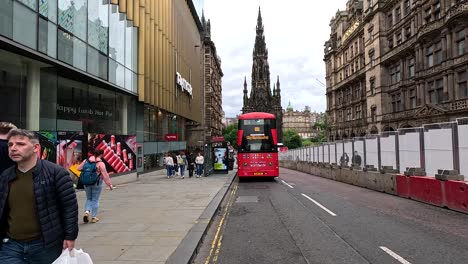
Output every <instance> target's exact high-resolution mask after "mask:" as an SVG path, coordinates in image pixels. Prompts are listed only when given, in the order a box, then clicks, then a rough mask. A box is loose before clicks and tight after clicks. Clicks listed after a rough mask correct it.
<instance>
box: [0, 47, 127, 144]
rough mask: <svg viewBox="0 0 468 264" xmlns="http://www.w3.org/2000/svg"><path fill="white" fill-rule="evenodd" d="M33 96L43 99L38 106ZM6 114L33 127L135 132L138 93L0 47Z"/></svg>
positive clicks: (2, 115)
mask: <svg viewBox="0 0 468 264" xmlns="http://www.w3.org/2000/svg"><path fill="white" fill-rule="evenodd" d="M35 96H38V98H34V97H35ZM30 102H40V104H38V105H37V111H36V108H34V104H33V105H31V103H30ZM35 115H37V118H36V116H35ZM31 119H32V121H31ZM0 120H2V121H3V120H4V121H10V122H13V123H14V124H16V125H17V126H19V127H22V128H27V129H33V130H45V131H82V132H89V133H103V134H119V135H130V134H132V135H133V134H135V133H136V132H135V130H136V129H135V128H136V123H135V122H136V97H135V96H132V95H126V94H123V93H121V92H120V91H117V90H111V89H104V88H102V87H97V86H94V85H90V84H87V83H84V82H82V81H81V80H80V81H78V80H73V79H71V78H69V77H68V76H61V74H60V73H59V72H58V70H57V68H55V67H53V66H51V65H47V64H44V63H40V62H37V61H34V60H32V59H29V58H26V57H22V56H19V55H16V54H13V53H10V52H7V51H4V50H0ZM28 120H30V121H28ZM37 120H39V121H37ZM34 124H37V127H35V126H34Z"/></svg>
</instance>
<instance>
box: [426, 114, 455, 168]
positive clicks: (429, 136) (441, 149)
mask: <svg viewBox="0 0 468 264" xmlns="http://www.w3.org/2000/svg"><path fill="white" fill-rule="evenodd" d="M452 133H453V131H452V123H440V124H431V125H425V126H424V145H425V146H424V147H425V156H426V173H427V175H428V176H434V175H435V174H437V170H438V169H444V170H453V142H452V141H453V140H452Z"/></svg>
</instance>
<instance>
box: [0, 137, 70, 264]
mask: <svg viewBox="0 0 468 264" xmlns="http://www.w3.org/2000/svg"><path fill="white" fill-rule="evenodd" d="M7 140H8V155H9V156H10V158H11V159H12V160H13V161H14V162H15V163H16V166H13V167H10V168H8V169H6V170H4V171H3V173H1V174H0V194H1V195H0V263H34V264H50V263H52V262H54V261H55V259H57V258H58V257H59V256H60V254H61V253H62V249H68V250H72V249H73V248H74V247H75V240H76V238H77V236H78V203H77V201H76V195H75V189H73V183H72V180H71V178H70V175H69V173H68V172H67V171H66V170H65V169H64V168H62V167H60V166H58V165H56V164H54V163H51V162H49V161H46V160H41V159H39V158H38V155H37V153H38V152H39V149H40V146H39V139H38V138H37V135H36V134H34V133H33V132H31V131H28V130H25V129H12V130H11V131H10V132H9V134H8V136H7Z"/></svg>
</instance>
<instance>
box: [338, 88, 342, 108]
mask: <svg viewBox="0 0 468 264" xmlns="http://www.w3.org/2000/svg"><path fill="white" fill-rule="evenodd" d="M341 103H343V92H342V91H339V92H338V105H341Z"/></svg>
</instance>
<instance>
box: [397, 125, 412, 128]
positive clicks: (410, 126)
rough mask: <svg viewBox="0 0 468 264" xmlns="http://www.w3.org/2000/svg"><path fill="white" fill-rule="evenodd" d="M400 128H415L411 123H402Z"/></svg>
mask: <svg viewBox="0 0 468 264" xmlns="http://www.w3.org/2000/svg"><path fill="white" fill-rule="evenodd" d="M400 128H413V126H412V125H410V124H402V125H401V126H400Z"/></svg>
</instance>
